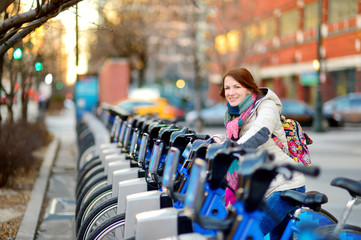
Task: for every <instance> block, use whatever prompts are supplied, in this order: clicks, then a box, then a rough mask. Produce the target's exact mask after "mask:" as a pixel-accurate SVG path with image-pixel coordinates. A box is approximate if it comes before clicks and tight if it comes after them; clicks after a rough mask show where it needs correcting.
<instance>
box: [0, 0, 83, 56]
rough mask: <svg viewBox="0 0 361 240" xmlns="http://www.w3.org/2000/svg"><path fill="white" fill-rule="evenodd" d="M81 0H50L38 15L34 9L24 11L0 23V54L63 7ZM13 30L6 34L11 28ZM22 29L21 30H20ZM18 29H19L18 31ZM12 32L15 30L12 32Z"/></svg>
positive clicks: (62, 9) (65, 7) (55, 14)
mask: <svg viewBox="0 0 361 240" xmlns="http://www.w3.org/2000/svg"><path fill="white" fill-rule="evenodd" d="M80 1H82V0H65V1H64V0H63V1H60V0H52V1H50V2H48V3H47V4H45V5H43V6H42V7H41V9H42V10H41V11H40V16H37V12H36V10H35V9H33V10H30V11H28V12H26V13H22V14H18V15H14V16H12V17H10V18H8V19H6V20H4V21H3V22H1V23H0V34H1V33H2V34H3V38H2V39H0V55H1V54H4V53H5V52H6V51H7V50H9V49H10V48H11V47H12V46H13V45H14V44H15V43H16V42H18V41H19V40H20V39H22V38H24V37H25V36H27V35H28V34H30V33H31V32H32V31H34V30H35V29H36V28H38V27H40V26H41V25H43V24H44V23H45V22H46V21H47V20H49V19H50V18H53V17H55V16H57V15H58V14H59V13H60V12H62V11H64V10H65V9H67V8H69V7H72V6H73V5H75V4H77V3H78V2H80ZM25 23H30V24H29V25H28V26H26V27H24V28H21V26H22V25H23V24H25ZM14 27H15V29H13V31H10V33H8V34H6V33H7V32H8V31H9V30H10V29H11V28H14ZM20 29H22V30H20ZM19 30H20V31H19ZM14 32H17V33H15V34H14Z"/></svg>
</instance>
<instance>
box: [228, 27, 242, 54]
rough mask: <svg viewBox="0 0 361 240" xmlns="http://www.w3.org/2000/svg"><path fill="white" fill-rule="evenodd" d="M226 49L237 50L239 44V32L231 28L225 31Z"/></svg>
mask: <svg viewBox="0 0 361 240" xmlns="http://www.w3.org/2000/svg"><path fill="white" fill-rule="evenodd" d="M227 40H228V49H229V50H230V51H237V50H238V48H239V45H240V32H239V31H238V30H232V31H229V32H228V33H227Z"/></svg>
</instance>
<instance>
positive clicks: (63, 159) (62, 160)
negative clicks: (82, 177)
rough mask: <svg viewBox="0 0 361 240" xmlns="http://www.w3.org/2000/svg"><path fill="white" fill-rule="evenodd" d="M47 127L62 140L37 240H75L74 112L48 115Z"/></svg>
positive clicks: (75, 153)
mask: <svg viewBox="0 0 361 240" xmlns="http://www.w3.org/2000/svg"><path fill="white" fill-rule="evenodd" d="M46 125H47V127H48V129H49V131H50V132H51V133H52V134H54V136H55V137H56V138H57V139H58V140H59V149H58V152H57V155H56V157H55V159H54V165H53V167H52V169H51V174H50V178H49V182H48V189H47V192H46V193H45V194H46V195H45V200H44V204H43V207H44V209H45V211H44V215H43V217H42V219H41V221H39V225H38V229H37V236H36V238H35V239H39V240H41V239H47V240H48V239H51V240H57V239H59V240H60V239H75V228H74V225H75V222H74V212H75V177H76V159H77V156H78V153H77V145H76V132H75V126H76V121H75V112H74V109H64V110H63V111H62V112H61V113H60V114H59V115H48V116H47V117H46Z"/></svg>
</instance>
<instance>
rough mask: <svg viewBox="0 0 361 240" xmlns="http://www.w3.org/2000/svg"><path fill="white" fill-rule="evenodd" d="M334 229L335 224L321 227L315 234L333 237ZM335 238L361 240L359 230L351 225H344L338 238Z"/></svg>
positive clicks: (360, 229)
mask: <svg viewBox="0 0 361 240" xmlns="http://www.w3.org/2000/svg"><path fill="white" fill-rule="evenodd" d="M335 228H336V224H331V225H326V226H322V227H319V228H317V229H316V232H318V233H320V234H321V236H333V235H332V234H333V231H334V230H335ZM333 237H337V239H340V240H361V228H360V227H357V226H353V225H348V224H346V225H345V226H344V227H343V228H342V230H341V233H340V235H339V236H333Z"/></svg>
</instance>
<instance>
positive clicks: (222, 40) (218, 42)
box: [214, 34, 228, 54]
mask: <svg viewBox="0 0 361 240" xmlns="http://www.w3.org/2000/svg"><path fill="white" fill-rule="evenodd" d="M214 44H215V47H216V50H217V52H218V53H219V54H226V53H227V51H228V48H227V37H226V35H225V34H221V35H218V36H217V37H216V38H215V40H214Z"/></svg>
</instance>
